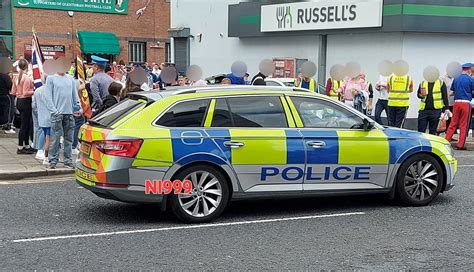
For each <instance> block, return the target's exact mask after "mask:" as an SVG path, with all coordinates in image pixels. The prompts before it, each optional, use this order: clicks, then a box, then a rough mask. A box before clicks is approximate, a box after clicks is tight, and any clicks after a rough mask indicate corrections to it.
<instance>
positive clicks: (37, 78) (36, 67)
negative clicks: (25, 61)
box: [31, 29, 44, 90]
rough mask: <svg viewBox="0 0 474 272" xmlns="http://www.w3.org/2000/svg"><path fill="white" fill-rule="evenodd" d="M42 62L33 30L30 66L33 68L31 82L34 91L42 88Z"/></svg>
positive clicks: (41, 53) (41, 54)
mask: <svg viewBox="0 0 474 272" xmlns="http://www.w3.org/2000/svg"><path fill="white" fill-rule="evenodd" d="M43 62H44V57H43V52H41V48H40V46H39V41H38V37H37V36H36V32H35V31H34V29H33V39H32V41H31V64H32V66H33V82H34V85H35V90H36V89H38V88H39V87H41V86H43V82H42V81H41V73H43V72H44V70H43Z"/></svg>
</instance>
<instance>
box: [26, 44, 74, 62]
mask: <svg viewBox="0 0 474 272" xmlns="http://www.w3.org/2000/svg"><path fill="white" fill-rule="evenodd" d="M40 48H41V52H43V57H44V59H45V60H48V59H57V58H59V57H64V56H66V47H65V46H64V45H40ZM23 56H24V57H25V59H26V60H28V61H31V44H25V52H24V53H23Z"/></svg>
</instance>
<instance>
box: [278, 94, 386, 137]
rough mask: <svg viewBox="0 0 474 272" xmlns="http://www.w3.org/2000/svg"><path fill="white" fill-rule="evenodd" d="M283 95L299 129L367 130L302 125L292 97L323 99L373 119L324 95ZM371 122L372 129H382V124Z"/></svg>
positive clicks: (365, 117)
mask: <svg viewBox="0 0 474 272" xmlns="http://www.w3.org/2000/svg"><path fill="white" fill-rule="evenodd" d="M285 97H286V100H287V102H288V104H289V106H290V110H291V112H292V114H293V117H294V118H295V122H296V127H297V128H299V129H305V130H332V131H333V130H338V131H367V130H365V129H363V128H333V127H321V128H317V127H314V128H312V127H306V126H304V123H303V120H302V119H301V115H300V113H299V111H298V109H297V108H296V106H295V104H294V102H293V100H292V98H294V97H298V98H306V99H316V100H319V101H324V102H326V103H329V104H332V105H333V106H334V107H335V108H339V109H341V111H344V110H345V111H349V112H351V113H353V114H354V115H356V116H358V117H360V118H361V119H362V120H364V119H367V120H371V121H373V120H372V119H371V118H370V117H369V116H366V115H364V114H363V113H361V112H359V111H357V110H355V109H353V108H351V107H349V106H347V105H346V104H343V103H341V102H338V101H334V100H332V99H329V98H326V97H317V96H308V95H303V94H286V95H285ZM324 102H323V103H324ZM295 115H296V116H295ZM296 119H299V120H301V125H299V124H298V122H297V121H296ZM373 122H374V127H373V128H372V130H373V129H377V130H383V126H381V125H379V124H377V122H375V121H373Z"/></svg>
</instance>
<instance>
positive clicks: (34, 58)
mask: <svg viewBox="0 0 474 272" xmlns="http://www.w3.org/2000/svg"><path fill="white" fill-rule="evenodd" d="M32 31H33V38H32V41H31V67H32V77H33V83H34V90H35V94H36V91H37V90H39V89H40V88H41V87H43V80H42V75H43V74H44V68H43V63H44V57H43V52H42V51H41V47H40V45H39V40H38V37H37V36H36V32H35V30H34V29H33V30H32ZM37 102H38V100H37V97H36V95H33V97H32V117H33V148H35V149H37V150H38V151H37V153H36V156H35V159H37V160H44V159H45V152H44V150H45V146H44V145H45V142H46V135H45V134H44V131H43V130H42V129H41V127H40V125H39V118H38V112H39V109H38V103H37Z"/></svg>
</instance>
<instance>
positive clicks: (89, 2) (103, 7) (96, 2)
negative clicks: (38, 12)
mask: <svg viewBox="0 0 474 272" xmlns="http://www.w3.org/2000/svg"><path fill="white" fill-rule="evenodd" d="M14 3H15V7H17V8H38V9H59V10H68V11H71V10H74V11H84V12H102V13H114V14H127V13H128V0H14Z"/></svg>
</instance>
